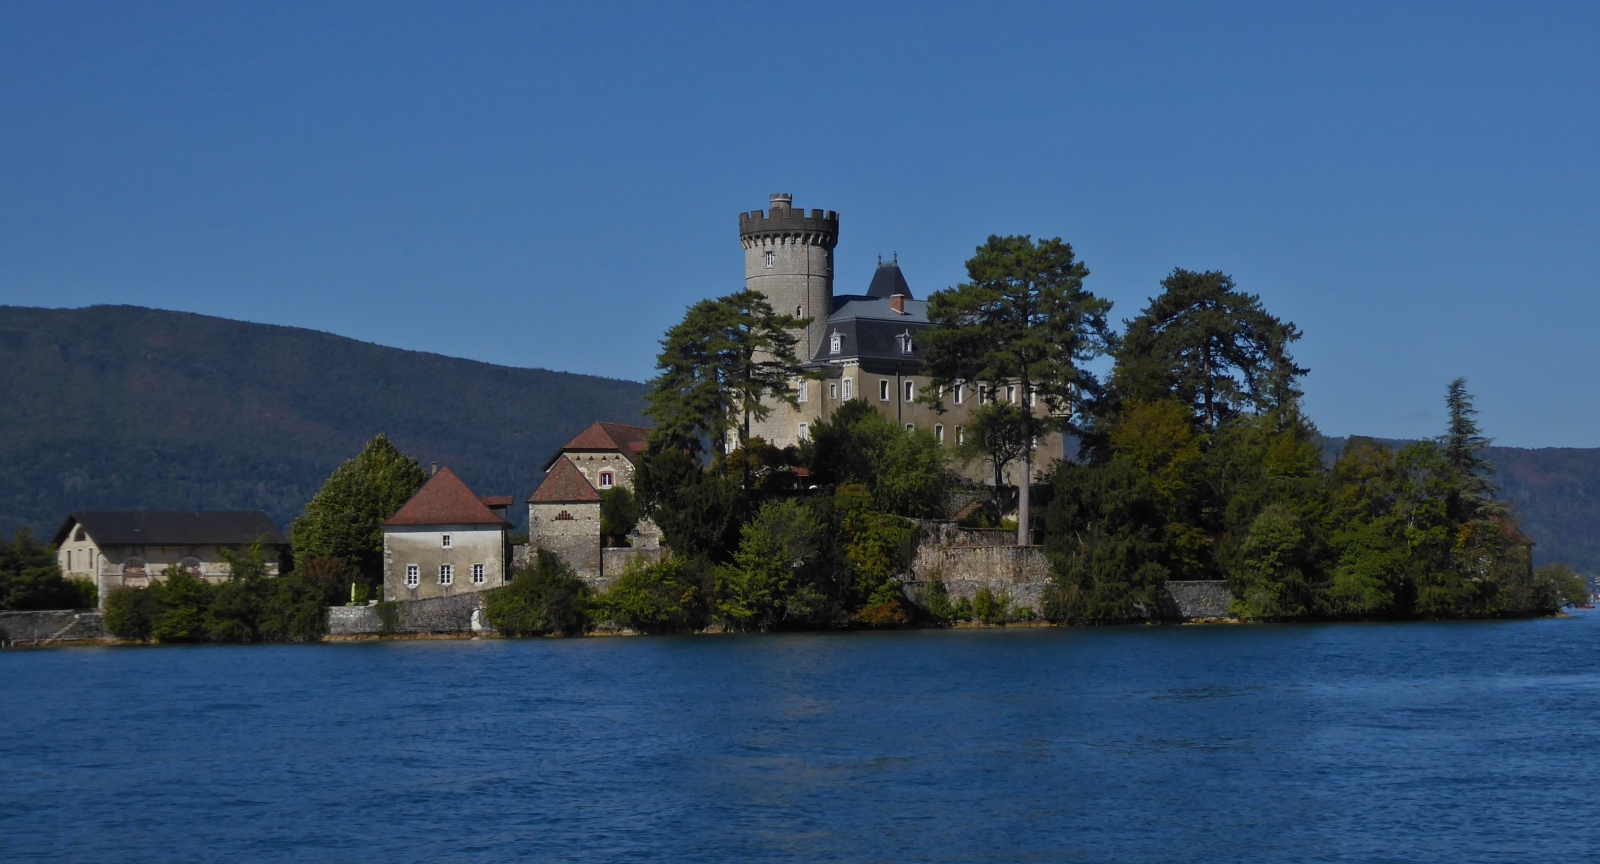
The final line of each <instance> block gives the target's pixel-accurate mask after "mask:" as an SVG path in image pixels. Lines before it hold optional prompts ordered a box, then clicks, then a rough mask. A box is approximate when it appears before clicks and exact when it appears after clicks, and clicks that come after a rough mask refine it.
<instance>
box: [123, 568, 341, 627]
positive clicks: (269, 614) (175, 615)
mask: <svg viewBox="0 0 1600 864" xmlns="http://www.w3.org/2000/svg"><path fill="white" fill-rule="evenodd" d="M223 558H224V560H225V561H226V562H227V563H228V566H229V568H230V575H229V577H228V580H227V581H226V582H222V583H220V584H216V585H213V584H211V583H209V582H207V581H205V580H203V579H200V578H199V577H197V576H195V575H194V574H193V573H191V572H190V571H189V570H187V569H185V568H183V567H175V566H174V567H168V568H166V569H165V570H164V571H163V572H162V575H161V576H160V577H159V578H158V579H157V580H155V581H154V583H153V584H151V585H150V586H149V587H148V588H130V587H126V586H123V587H118V588H113V589H112V590H111V591H110V593H109V594H107V595H106V607H105V627H106V632H108V633H110V634H111V635H113V636H116V637H118V638H120V639H127V640H130V641H137V642H149V641H157V642H167V643H170V642H247V643H248V642H304V641H315V640H317V639H320V638H322V635H323V634H324V633H326V632H327V607H326V606H325V605H324V603H323V592H322V589H321V587H319V586H318V585H316V584H315V583H313V582H312V581H311V580H309V579H307V578H305V577H303V576H300V575H298V574H290V575H287V576H280V577H272V576H269V575H268V564H269V562H268V561H267V560H266V558H265V557H264V556H263V554H262V551H261V547H260V546H259V545H256V546H251V547H248V548H244V549H227V550H224V552H223Z"/></svg>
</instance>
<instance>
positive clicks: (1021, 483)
mask: <svg viewBox="0 0 1600 864" xmlns="http://www.w3.org/2000/svg"><path fill="white" fill-rule="evenodd" d="M1032 485H1033V441H1032V440H1031V439H1028V438H1024V439H1023V441H1022V476H1021V477H1019V478H1017V545H1018V546H1027V545H1029V544H1028V541H1029V540H1031V539H1032V538H1031V537H1029V536H1028V489H1029V487H1031V486H1032Z"/></svg>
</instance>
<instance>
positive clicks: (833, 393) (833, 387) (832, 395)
mask: <svg viewBox="0 0 1600 864" xmlns="http://www.w3.org/2000/svg"><path fill="white" fill-rule="evenodd" d="M828 398H829V399H838V398H839V385H838V384H829V385H828Z"/></svg>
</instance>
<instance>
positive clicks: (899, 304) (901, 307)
mask: <svg viewBox="0 0 1600 864" xmlns="http://www.w3.org/2000/svg"><path fill="white" fill-rule="evenodd" d="M889 308H890V309H893V310H894V311H896V312H898V313H900V314H901V315H904V314H906V295H904V294H893V295H890V297H889Z"/></svg>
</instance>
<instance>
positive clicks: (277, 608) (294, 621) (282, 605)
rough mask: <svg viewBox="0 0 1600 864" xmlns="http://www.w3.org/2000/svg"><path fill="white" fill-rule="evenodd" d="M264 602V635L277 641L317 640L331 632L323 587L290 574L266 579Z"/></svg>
mask: <svg viewBox="0 0 1600 864" xmlns="http://www.w3.org/2000/svg"><path fill="white" fill-rule="evenodd" d="M264 584H265V585H266V586H267V587H268V589H269V590H268V591H267V592H266V599H265V601H264V602H263V603H262V604H261V619H260V634H261V638H263V639H266V640H268V641H273V642H315V641H317V640H318V639H321V638H322V636H323V634H325V633H327V632H328V608H327V606H326V605H324V603H323V593H322V588H321V587H320V586H318V585H317V584H315V583H313V582H311V581H310V580H308V579H305V578H303V577H301V576H298V575H295V574H290V575H288V576H282V577H279V578H277V579H271V580H268V581H267V582H266V583H264Z"/></svg>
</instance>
